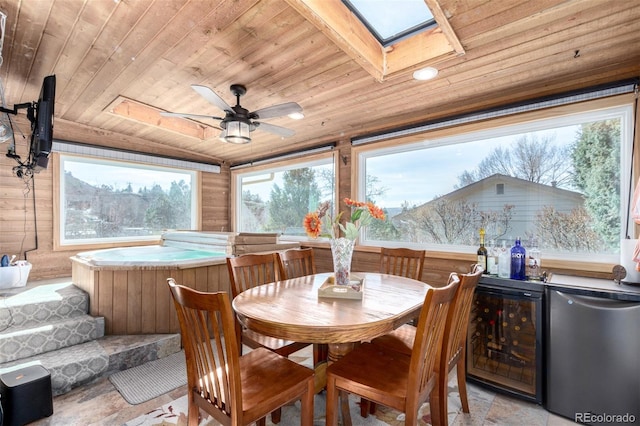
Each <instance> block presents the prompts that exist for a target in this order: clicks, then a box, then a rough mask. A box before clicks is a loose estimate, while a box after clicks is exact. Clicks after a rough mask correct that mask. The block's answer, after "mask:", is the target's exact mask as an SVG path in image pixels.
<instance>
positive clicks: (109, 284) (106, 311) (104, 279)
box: [97, 271, 113, 334]
mask: <svg viewBox="0 0 640 426" xmlns="http://www.w3.org/2000/svg"><path fill="white" fill-rule="evenodd" d="M97 305H98V312H97V315H98V316H103V317H104V332H105V334H113V271H100V274H99V282H98V300H97Z"/></svg>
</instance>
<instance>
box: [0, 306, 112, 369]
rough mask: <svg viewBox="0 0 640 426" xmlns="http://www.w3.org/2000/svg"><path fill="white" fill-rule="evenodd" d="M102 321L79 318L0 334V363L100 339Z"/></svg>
mask: <svg viewBox="0 0 640 426" xmlns="http://www.w3.org/2000/svg"><path fill="white" fill-rule="evenodd" d="M103 334H104V324H103V323H102V318H95V317H92V316H89V315H86V314H85V315H79V316H73V317H70V318H63V319H56V320H53V321H49V322H47V323H42V324H38V325H36V326H30V327H10V328H9V329H7V330H5V331H4V332H2V333H0V363H6V362H10V361H14V360H18V359H23V358H29V357H32V356H35V355H38V354H44V353H46V352H51V351H55V350H58V349H61V348H64V347H67V346H74V345H78V344H80V343H84V342H88V341H90V340H94V339H97V338H99V337H102V335H103Z"/></svg>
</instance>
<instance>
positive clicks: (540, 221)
mask: <svg viewBox="0 0 640 426" xmlns="http://www.w3.org/2000/svg"><path fill="white" fill-rule="evenodd" d="M592 221H593V220H592V218H591V215H589V213H588V212H587V210H586V209H585V208H583V207H577V208H575V209H573V210H572V211H571V212H569V213H562V212H559V211H557V210H556V209H555V207H552V206H544V207H543V208H542V209H540V211H539V212H538V213H537V215H536V237H538V238H541V239H542V241H544V242H545V246H546V247H548V248H552V249H556V250H562V251H574V252H585V251H586V252H590V251H591V252H597V251H600V250H601V249H602V239H601V238H600V236H599V235H598V234H597V233H596V232H595V231H594V230H593V226H592ZM529 238H531V236H529Z"/></svg>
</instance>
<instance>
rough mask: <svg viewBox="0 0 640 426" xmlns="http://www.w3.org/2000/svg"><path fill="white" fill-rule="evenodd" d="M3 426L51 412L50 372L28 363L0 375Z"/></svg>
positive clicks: (23, 423) (27, 420)
mask: <svg viewBox="0 0 640 426" xmlns="http://www.w3.org/2000/svg"><path fill="white" fill-rule="evenodd" d="M0 397H1V398H0V400H1V401H2V409H3V411H4V413H3V414H4V416H3V417H4V418H3V426H22V425H25V424H27V423H31V422H34V421H36V420H39V419H42V418H44V417H49V416H50V415H51V414H53V396H52V393H51V374H49V372H48V371H47V369H46V368H44V367H43V366H41V365H31V366H28V367H24V368H20V369H18V370H13V371H9V372H6V373H2V374H0Z"/></svg>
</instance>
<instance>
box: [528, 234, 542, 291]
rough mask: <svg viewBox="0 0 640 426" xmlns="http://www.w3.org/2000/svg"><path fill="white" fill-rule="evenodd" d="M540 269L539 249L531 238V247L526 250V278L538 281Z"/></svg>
mask: <svg viewBox="0 0 640 426" xmlns="http://www.w3.org/2000/svg"><path fill="white" fill-rule="evenodd" d="M541 274H542V269H541V266H540V249H539V248H538V244H537V242H536V240H535V239H532V240H531V247H530V248H529V249H528V250H527V279H529V280H531V281H540V278H541Z"/></svg>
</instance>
